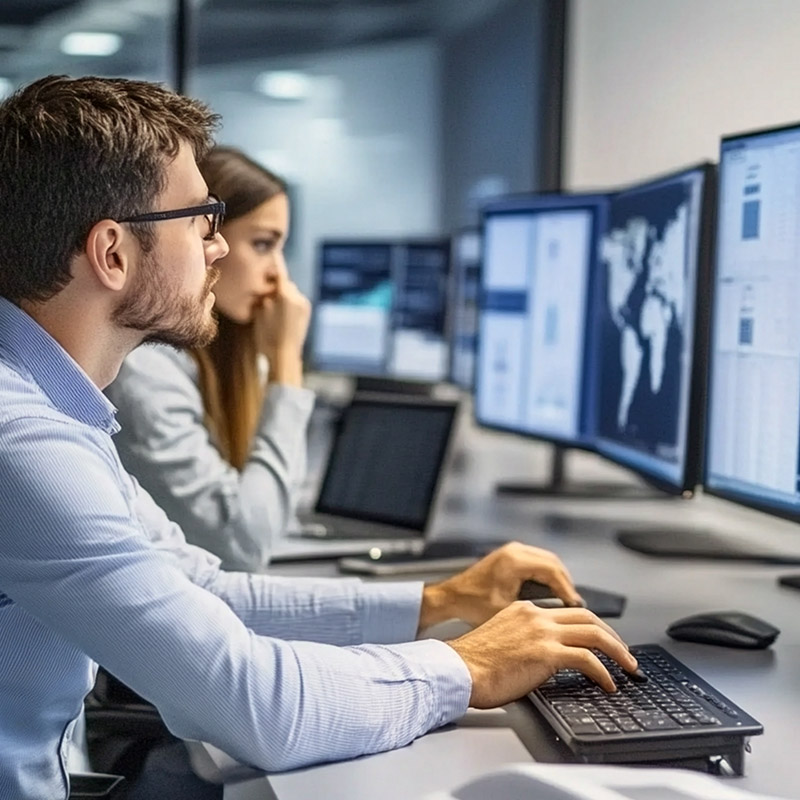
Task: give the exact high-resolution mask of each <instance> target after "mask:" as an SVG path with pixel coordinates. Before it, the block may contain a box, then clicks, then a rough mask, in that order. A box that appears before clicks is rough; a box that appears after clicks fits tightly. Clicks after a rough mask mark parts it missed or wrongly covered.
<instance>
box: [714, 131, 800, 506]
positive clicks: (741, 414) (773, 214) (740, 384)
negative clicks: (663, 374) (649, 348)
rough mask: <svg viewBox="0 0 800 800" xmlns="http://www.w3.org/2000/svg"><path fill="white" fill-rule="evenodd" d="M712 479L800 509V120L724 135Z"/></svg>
mask: <svg viewBox="0 0 800 800" xmlns="http://www.w3.org/2000/svg"><path fill="white" fill-rule="evenodd" d="M717 216H718V220H717V226H718V228H717V259H716V274H715V279H714V293H713V296H714V301H713V312H712V323H711V329H712V339H711V352H710V365H709V404H708V421H707V455H706V477H705V482H706V485H707V486H708V488H709V490H710V491H712V492H714V493H722V494H725V495H729V496H732V499H738V500H741V501H743V502H747V503H750V504H752V505H755V506H759V507H763V508H765V509H766V510H771V511H775V512H777V513H786V514H797V513H798V512H800V314H798V309H800V126H797V127H793V128H784V129H781V130H774V131H764V132H759V133H754V134H748V135H745V136H734V137H729V138H726V139H723V140H722V146H721V153H720V191H719V208H718V215H717Z"/></svg>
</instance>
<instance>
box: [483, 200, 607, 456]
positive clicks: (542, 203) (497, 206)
mask: <svg viewBox="0 0 800 800" xmlns="http://www.w3.org/2000/svg"><path fill="white" fill-rule="evenodd" d="M608 198H609V193H608V192H533V193H532V192H525V193H519V194H511V195H506V196H504V197H503V198H502V199H495V200H492V201H490V202H488V203H487V204H486V205H484V206H483V207H482V208H481V223H480V235H481V271H480V277H479V280H480V283H479V291H480V292H481V294H482V293H483V291H484V288H483V273H484V268H485V265H486V219H487V217H489V216H491V215H494V214H504V213H508V214H513V213H517V212H526V211H530V212H534V213H537V212H539V213H541V212H544V211H548V210H551V209H558V210H561V209H564V210H571V209H590V210H592V212H593V213H592V230H591V233H590V241H591V242H592V243H593V246H592V253H591V258H590V263H589V280H588V281H587V286H586V292H587V309H586V312H587V323H588V322H589V320H588V311H589V309H588V305H589V304H588V301H589V299H590V298H591V296H592V288H593V281H594V280H595V273H596V269H597V256H598V248H597V243H598V235H599V231H600V225H601V223H603V222H604V217H605V207H606V204H607V203H608ZM554 203H555V204H556V205H554ZM479 315H480V309H479ZM590 327H591V326H590V325H589V324H587V325H586V330H585V335H584V355H583V357H584V366H583V370H585V369H586V360H587V352H588V344H589V339H590V337H591V331H590ZM482 348H483V340H482V336H481V326H480V319H479V324H478V343H477V347H476V349H475V370H474V371H473V375H472V398H473V403H472V417H473V421H474V423H475V425H476V426H478V427H479V428H484V429H485V430H491V431H498V432H500V433H509V434H513V435H514V436H521V437H523V438H525V439H531V440H533V441H539V442H546V443H548V444H553V445H556V446H557V447H568V448H570V449H572V450H582V451H586V452H592V453H594V452H596V449H595V441H594V438H593V437H588V438H586V439H580V440H578V439H570V438H568V437H563V436H557V435H554V434H552V433H548V432H541V433H539V432H535V431H530V430H520V429H519V428H515V427H513V426H511V425H503V424H500V423H496V422H486V421H484V420H482V419H481V418H480V416H479V415H478V403H477V389H478V375H479V368H478V367H479V364H480V361H481V351H482ZM581 377H582V380H583V378H584V375H583V374H582V376H581ZM585 410H586V409H585V407H584V399H583V398H581V415H583V414H585Z"/></svg>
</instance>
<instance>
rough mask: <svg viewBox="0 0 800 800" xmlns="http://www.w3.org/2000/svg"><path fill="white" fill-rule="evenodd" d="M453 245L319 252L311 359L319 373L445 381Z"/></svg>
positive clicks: (334, 247) (363, 245)
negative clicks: (328, 371) (446, 327)
mask: <svg viewBox="0 0 800 800" xmlns="http://www.w3.org/2000/svg"><path fill="white" fill-rule="evenodd" d="M448 273H449V243H448V242H441V241H436V242H385V243H375V242H326V243H323V244H322V246H321V259H320V268H319V275H318V286H319V288H318V297H317V305H316V309H315V312H314V329H313V334H314V335H313V343H312V353H313V361H314V365H315V367H316V368H317V369H321V370H336V371H341V372H350V373H353V374H357V375H378V376H383V375H385V376H388V377H393V378H411V379H415V380H430V381H437V380H441V379H442V378H444V377H445V375H446V371H447V361H448V346H447V340H446V337H445V317H446V312H447V280H448Z"/></svg>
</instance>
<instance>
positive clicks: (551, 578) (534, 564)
mask: <svg viewBox="0 0 800 800" xmlns="http://www.w3.org/2000/svg"><path fill="white" fill-rule="evenodd" d="M507 553H508V556H509V558H510V559H512V562H513V564H514V571H515V574H516V575H517V576H518V577H519V578H520V579H521V580H528V579H533V580H536V581H539V583H544V584H546V585H547V586H549V587H550V588H551V589H552V590H553V593H554V594H555V595H556V597H559V598H561V599H562V600H563V601H564V604H565V605H568V606H583V605H585V603H584V602H583V598H582V597H581V596H580V594H578V591H577V590H576V589H575V582H574V581H573V580H572V576H571V575H570V574H569V570H568V569H567V568H566V567H565V566H564V564H562V563H561V560H560V559H559V558H558V556H557V555H555V553H551V552H550V551H549V550H542V549H541V548H538V547H531V546H530V545H524V544H521V543H519V542H513V543H511V544H510V545H508V546H507Z"/></svg>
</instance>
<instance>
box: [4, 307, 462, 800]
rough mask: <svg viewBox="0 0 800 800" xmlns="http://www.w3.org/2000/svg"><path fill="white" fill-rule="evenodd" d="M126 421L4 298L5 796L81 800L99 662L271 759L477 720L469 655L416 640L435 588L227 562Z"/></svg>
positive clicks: (226, 743)
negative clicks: (193, 540)
mask: <svg viewBox="0 0 800 800" xmlns="http://www.w3.org/2000/svg"><path fill="white" fill-rule="evenodd" d="M116 429H117V425H116V422H115V420H114V407H113V406H112V405H111V403H110V402H109V401H108V400H107V399H106V398H105V397H104V396H103V394H102V393H101V392H100V391H99V389H98V388H97V387H96V386H94V384H92V383H91V381H90V380H89V378H88V376H87V375H86V374H85V373H84V372H83V371H82V370H81V368H80V367H79V366H78V365H77V364H76V363H75V361H73V360H72V358H70V356H69V355H68V354H67V353H66V352H65V351H64V350H63V349H62V348H61V347H60V346H59V345H58V344H57V342H56V341H55V340H54V339H52V337H50V336H49V335H48V334H47V333H46V332H45V331H44V330H43V329H42V328H41V327H39V326H38V325H37V324H36V323H35V322H34V321H33V320H32V319H31V318H30V317H29V316H28V315H27V314H25V313H24V312H22V311H21V310H20V309H18V308H17V307H16V306H14V305H12V304H10V303H8V302H7V301H5V300H3V299H0V509H2V521H1V522H0V643H1V644H0V797H2V798H3V800H21V798H36V799H37V800H64V798H66V797H67V793H68V785H67V779H66V774H65V768H64V756H65V753H66V748H67V742H68V739H69V734H70V730H71V727H72V723H73V720H74V719H75V718H76V716H77V715H78V713H79V711H80V708H81V703H82V701H83V698H84V696H85V695H86V693H87V692H88V691H89V689H90V688H91V686H92V683H93V680H94V674H95V664H96V663H100V664H103V665H104V666H105V667H107V668H108V669H109V670H110V671H111V672H112V673H113V674H115V675H116V676H117V677H119V678H120V679H121V680H122V681H124V682H125V683H126V684H128V685H129V686H131V687H132V688H133V689H135V690H136V691H137V692H138V693H139V694H141V695H143V696H144V697H145V698H147V699H148V700H150V701H151V702H153V703H154V704H155V705H156V706H158V708H159V710H160V711H161V713H162V715H163V717H164V720H165V721H166V723H167V725H168V726H169V727H170V729H171V730H172V731H173V733H175V734H176V735H177V736H180V737H182V738H185V739H202V740H205V741H208V742H211V743H212V744H214V745H216V746H217V747H219V748H220V749H222V750H224V751H226V752H227V753H229V754H230V755H231V756H233V757H234V758H236V759H238V760H240V761H242V762H244V763H248V764H252V765H254V766H256V767H259V768H262V769H265V770H267V771H280V770H286V769H291V768H294V767H299V766H302V765H306V764H310V763H314V762H320V761H329V760H336V759H342V758H348V757H351V756H356V755H360V754H364V753H371V752H377V751H381V750H386V749H390V748H393V747H398V746H400V745H403V744H406V743H408V742H409V741H411V740H412V739H414V738H415V737H417V736H419V735H421V734H423V733H425V732H426V731H428V730H430V729H432V728H435V727H437V726H440V725H443V724H444V723H446V722H449V721H451V720H453V719H455V718H457V717H459V716H460V715H461V714H463V713H464V712H465V710H466V708H467V704H468V700H469V694H470V689H471V686H470V678H469V673H468V671H467V669H466V666H465V665H464V663H463V662H462V661H461V659H460V658H459V657H458V656H457V655H456V653H455V651H453V650H452V649H451V648H450V647H448V646H447V645H446V644H444V643H442V642H437V641H418V642H413V641H409V640H411V639H413V637H414V635H415V632H416V627H417V624H418V619H419V610H420V598H421V587H420V585H419V584H363V583H360V582H359V581H354V580H330V581H321V580H319V579H316V580H305V581H303V580H295V579H281V578H277V577H270V576H263V575H246V574H244V573H236V572H223V571H222V570H220V569H219V560H218V559H217V558H216V557H215V556H212V555H211V554H209V553H207V552H206V551H205V550H201V549H199V548H197V547H193V546H191V545H188V544H186V542H185V540H184V537H183V534H182V533H181V531H180V529H179V528H178V527H177V526H176V525H174V524H173V523H171V522H169V520H168V519H167V518H166V516H165V514H164V513H163V512H162V511H161V510H160V509H159V508H158V507H157V506H156V505H155V503H154V502H153V501H152V499H151V498H150V497H149V495H148V494H147V493H146V492H144V491H143V490H142V489H141V488H139V487H138V485H137V484H136V482H135V481H134V480H133V479H132V478H130V477H129V476H128V475H127V473H125V471H124V470H123V469H122V467H121V465H120V462H119V459H118V457H117V454H116V451H115V448H114V445H113V443H112V441H111V434H112V433H114V432H115V430H116ZM367 642H368V643H370V644H362V643H367ZM392 642H405V643H404V644H395V645H392V646H387V645H388V644H390V643H392ZM332 645H336V646H332Z"/></svg>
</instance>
